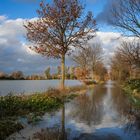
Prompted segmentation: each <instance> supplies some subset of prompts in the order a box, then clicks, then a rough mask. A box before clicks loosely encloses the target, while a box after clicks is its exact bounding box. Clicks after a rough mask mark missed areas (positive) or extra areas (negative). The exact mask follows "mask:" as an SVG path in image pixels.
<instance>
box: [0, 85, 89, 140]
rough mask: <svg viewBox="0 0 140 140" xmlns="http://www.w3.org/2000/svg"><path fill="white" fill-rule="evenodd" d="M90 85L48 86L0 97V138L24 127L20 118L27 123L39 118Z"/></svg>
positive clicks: (34, 121)
mask: <svg viewBox="0 0 140 140" xmlns="http://www.w3.org/2000/svg"><path fill="white" fill-rule="evenodd" d="M90 87H91V86H85V85H81V86H74V87H69V88H66V89H65V90H59V89H53V88H50V89H48V90H47V91H46V92H44V93H36V94H33V95H20V96H14V95H11V94H9V95H7V96H1V97H0V138H1V139H2V140H4V139H5V138H7V137H8V136H9V135H10V134H12V133H14V132H17V131H19V130H21V129H23V128H24V125H23V124H22V123H21V122H20V120H21V119H22V118H24V119H27V122H28V123H36V122H37V121H39V120H41V116H43V115H44V114H45V113H46V112H52V111H55V110H57V109H59V108H60V107H61V106H63V104H64V103H65V102H68V101H70V100H72V99H73V98H74V97H76V96H77V95H78V94H79V93H81V92H82V91H85V90H87V89H88V88H90Z"/></svg>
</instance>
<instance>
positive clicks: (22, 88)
mask: <svg viewBox="0 0 140 140" xmlns="http://www.w3.org/2000/svg"><path fill="white" fill-rule="evenodd" d="M65 84H66V86H75V85H80V84H81V82H79V81H78V80H66V81H65ZM58 86H60V80H1V81H0V95H2V96H4V95H7V94H9V93H12V94H14V95H15V94H31V93H34V92H43V91H46V90H47V89H48V88H50V87H52V88H56V87H58Z"/></svg>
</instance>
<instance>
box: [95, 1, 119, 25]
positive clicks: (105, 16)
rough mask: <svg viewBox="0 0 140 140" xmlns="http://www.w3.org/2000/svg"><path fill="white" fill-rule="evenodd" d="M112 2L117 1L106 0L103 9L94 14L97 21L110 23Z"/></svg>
mask: <svg viewBox="0 0 140 140" xmlns="http://www.w3.org/2000/svg"><path fill="white" fill-rule="evenodd" d="M113 4H117V1H116V0H107V3H106V4H105V6H104V8H103V10H102V11H101V12H100V13H99V14H98V15H97V16H96V21H97V22H98V23H105V24H110V23H109V18H111V17H112V15H111V9H112V5H113Z"/></svg>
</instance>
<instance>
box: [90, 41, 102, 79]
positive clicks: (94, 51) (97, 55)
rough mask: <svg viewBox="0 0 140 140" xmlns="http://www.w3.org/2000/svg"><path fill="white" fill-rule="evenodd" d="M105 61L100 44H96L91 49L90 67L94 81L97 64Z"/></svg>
mask: <svg viewBox="0 0 140 140" xmlns="http://www.w3.org/2000/svg"><path fill="white" fill-rule="evenodd" d="M102 59H103V49H102V47H101V45H100V44H98V43H94V44H93V45H92V47H90V48H89V66H90V70H91V72H92V78H93V79H94V71H95V68H96V66H97V64H99V63H101V62H102Z"/></svg>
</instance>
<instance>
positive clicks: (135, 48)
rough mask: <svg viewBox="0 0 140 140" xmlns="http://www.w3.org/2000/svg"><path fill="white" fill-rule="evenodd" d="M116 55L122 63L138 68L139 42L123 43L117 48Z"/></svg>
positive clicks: (139, 59)
mask: <svg viewBox="0 0 140 140" xmlns="http://www.w3.org/2000/svg"><path fill="white" fill-rule="evenodd" d="M118 53H119V54H120V55H121V60H122V61H123V62H125V63H127V64H128V65H130V66H135V67H138V68H140V40H133V41H131V42H130V41H129V42H128V41H124V42H123V43H122V44H121V47H119V48H118Z"/></svg>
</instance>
